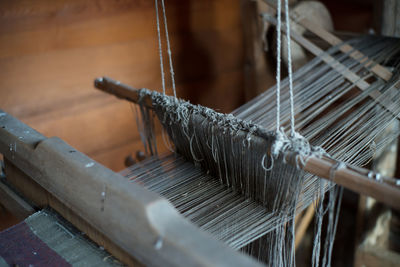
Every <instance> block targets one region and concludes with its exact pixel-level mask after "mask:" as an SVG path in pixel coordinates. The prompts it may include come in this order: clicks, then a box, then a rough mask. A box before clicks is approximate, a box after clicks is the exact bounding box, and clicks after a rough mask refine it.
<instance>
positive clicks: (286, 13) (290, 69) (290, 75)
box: [279, 0, 295, 136]
mask: <svg viewBox="0 0 400 267" xmlns="http://www.w3.org/2000/svg"><path fill="white" fill-rule="evenodd" d="M279 2H280V0H279ZM288 2H289V1H288V0H285V17H286V39H287V50H288V73H289V96H290V134H291V136H294V133H295V129H294V100H293V74H292V50H291V47H290V20H289V4H288Z"/></svg>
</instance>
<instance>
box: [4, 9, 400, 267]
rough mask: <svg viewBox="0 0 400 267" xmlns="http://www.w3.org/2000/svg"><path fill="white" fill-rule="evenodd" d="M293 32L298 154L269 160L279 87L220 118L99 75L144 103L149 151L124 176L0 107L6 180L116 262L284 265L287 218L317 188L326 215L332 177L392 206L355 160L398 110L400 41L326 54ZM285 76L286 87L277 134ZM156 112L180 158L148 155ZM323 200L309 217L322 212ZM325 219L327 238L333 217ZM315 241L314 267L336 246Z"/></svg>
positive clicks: (365, 154) (110, 88)
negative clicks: (297, 48)
mask: <svg viewBox="0 0 400 267" xmlns="http://www.w3.org/2000/svg"><path fill="white" fill-rule="evenodd" d="M265 19H266V20H269V21H271V22H273V23H274V22H275V21H274V18H273V17H271V16H268V15H266V16H265ZM301 23H307V22H306V20H304V19H303V21H302V22H301ZM314 29H315V28H314ZM317 30H319V29H317ZM292 37H293V38H294V39H296V40H298V41H299V42H301V43H303V44H305V46H307V47H308V48H309V49H310V50H311V51H313V52H314V53H315V54H316V55H317V57H316V58H315V59H314V60H312V61H311V62H309V63H308V64H307V65H305V66H304V67H302V68H301V69H300V70H298V71H297V72H296V73H294V77H293V78H294V81H293V82H294V97H295V104H296V106H295V115H296V119H297V124H296V127H297V129H296V130H297V131H299V132H301V133H302V134H303V135H304V136H305V137H306V138H307V140H308V142H309V143H311V144H313V145H318V146H321V147H322V148H323V149H324V150H321V149H319V148H317V147H315V146H311V145H309V144H305V145H306V147H307V148H308V149H307V151H305V152H304V153H302V154H299V151H297V150H292V149H288V150H287V151H285V153H283V154H279V155H277V156H276V155H275V152H274V142H275V140H276V139H277V136H276V133H274V132H273V129H274V128H275V126H276V125H275V121H274V114H273V113H270V112H266V111H268V110H274V109H275V106H276V103H275V102H274V100H273V94H274V92H275V88H271V89H270V90H267V91H266V92H265V93H263V94H262V95H260V96H259V97H257V98H255V99H254V100H252V101H250V102H249V103H247V104H245V105H244V106H242V107H240V108H238V109H237V110H235V111H234V112H232V114H230V115H226V114H220V113H217V112H215V111H213V110H210V109H208V108H205V107H200V106H194V105H191V104H190V103H188V102H185V101H182V100H179V99H177V98H175V97H169V96H165V95H163V94H160V93H157V92H153V91H149V90H146V89H140V90H136V89H133V88H131V87H129V86H126V85H124V84H122V83H120V82H117V81H113V80H112V79H109V78H106V77H104V78H100V79H97V80H96V81H95V86H96V87H97V88H98V89H101V90H103V91H106V92H107V93H111V94H113V95H116V96H117V97H119V98H124V99H127V100H129V101H132V102H135V103H137V104H139V107H140V110H141V115H140V116H141V118H142V122H141V125H142V128H143V131H144V140H145V143H146V146H147V149H148V150H149V151H151V152H152V154H153V156H152V157H149V158H148V159H146V160H144V161H142V162H140V163H138V164H136V165H134V166H132V167H130V168H128V169H127V170H124V171H122V172H121V174H122V176H125V177H126V178H124V177H122V176H121V175H120V174H116V173H113V172H111V171H109V170H108V169H106V168H104V167H102V166H101V165H99V164H97V163H96V162H94V161H93V160H91V159H90V158H88V157H86V156H84V155H83V154H81V153H80V152H78V151H76V150H75V149H73V148H72V147H70V146H69V145H67V144H65V143H64V142H63V141H61V140H60V139H58V138H45V137H44V136H42V135H41V134H39V133H37V132H36V131H34V130H33V129H31V128H29V127H28V126H26V125H24V124H23V123H21V122H19V121H18V120H16V119H15V118H12V117H11V116H10V115H8V114H6V113H4V112H1V113H0V125H1V129H0V149H1V150H0V151H1V153H3V155H4V156H5V158H6V159H7V160H6V164H7V165H6V166H7V168H8V170H9V172H10V173H11V175H10V180H9V183H10V184H11V185H13V186H14V187H15V188H16V189H18V190H19V191H20V192H22V193H23V194H24V195H28V196H31V198H32V199H33V200H34V202H36V203H37V202H40V201H41V200H40V195H43V194H46V195H47V197H48V198H49V199H50V200H47V202H46V203H45V204H47V205H50V206H51V207H53V208H54V209H55V210H56V211H58V212H59V213H61V214H62V215H63V216H64V217H67V219H68V220H70V221H71V222H73V223H74V224H75V225H76V226H77V227H78V228H83V229H84V230H85V231H86V232H88V235H89V236H90V237H91V238H92V239H93V240H94V241H96V242H99V243H101V244H104V247H105V248H106V249H108V250H109V251H110V252H112V253H113V254H115V255H116V256H119V257H120V258H122V259H124V260H125V262H127V263H132V262H133V261H134V260H133V259H132V258H135V259H136V260H138V261H140V262H141V263H144V264H148V265H163V266H187V265H207V266H212V265H215V266H231V265H233V266H236V265H237V266H258V265H259V263H258V262H256V261H254V260H253V259H252V258H250V257H247V256H245V255H243V253H240V252H237V251H235V250H241V251H242V252H245V253H248V254H250V255H253V256H254V257H255V258H256V259H258V260H259V261H262V262H266V263H269V264H270V265H277V266H278V265H290V263H292V261H293V248H292V246H293V241H294V237H293V236H292V234H293V232H292V231H291V230H292V228H293V225H294V217H295V215H296V214H297V213H299V212H300V211H301V210H303V209H305V208H307V207H308V206H309V205H311V203H312V202H313V201H315V200H316V199H318V198H320V199H321V198H322V199H323V198H324V195H325V192H329V200H330V201H329V205H328V209H329V210H330V214H333V215H334V214H335V213H336V212H337V210H338V208H339V206H340V203H338V202H337V201H336V197H337V195H339V194H340V189H338V188H337V187H335V186H334V184H333V182H335V183H337V184H340V185H343V186H345V187H347V188H350V189H352V190H354V191H356V192H359V193H361V194H366V195H370V196H373V197H375V198H376V199H378V200H380V201H382V202H385V203H387V204H389V205H391V206H393V207H396V208H399V203H400V202H399V200H400V193H399V188H398V186H399V180H397V179H394V178H389V177H383V176H381V175H379V174H377V173H373V172H370V171H368V170H365V169H362V168H360V167H359V166H361V165H362V164H365V163H366V162H367V161H368V160H369V159H370V158H371V156H372V153H371V150H370V149H369V147H370V144H371V142H372V141H373V140H374V138H375V137H376V136H377V135H378V134H379V133H380V132H381V131H382V130H383V129H385V128H386V127H387V126H389V125H390V124H391V123H393V122H395V121H397V118H398V117H399V114H400V103H399V99H400V98H399V91H398V86H399V82H398V70H399V65H398V64H399V55H400V42H399V40H397V39H393V38H387V37H386V38H385V37H371V36H367V37H362V38H358V39H354V40H351V41H348V42H347V43H345V44H343V43H337V42H336V43H334V44H333V45H335V46H334V47H332V48H331V49H329V50H328V51H326V52H323V51H321V50H318V49H317V48H316V47H315V46H313V45H312V44H311V43H309V42H307V40H306V39H302V37H301V36H296V34H295V33H292ZM383 66H385V67H383ZM386 67H390V68H391V72H389V74H387V73H388V71H387V69H386ZM382 73H383V74H384V75H382ZM385 75H386V76H385ZM288 83H289V82H288V80H287V79H286V80H284V81H282V113H281V117H282V126H283V127H284V128H285V129H286V130H287V129H288V128H289V124H290V123H289V113H288V112H287V111H288V110H289V90H288ZM154 116H157V117H158V119H159V121H160V122H161V123H162V124H163V127H164V128H165V129H166V131H167V133H168V135H169V137H170V139H171V140H172V142H173V143H174V144H175V149H176V151H177V152H178V153H179V155H178V154H174V153H172V154H171V153H169V154H162V155H157V153H156V147H157V145H156V144H155V142H154V126H153V123H154V122H153V120H152V119H153V117H154ZM397 136H398V134H397V133H396V134H394V135H391V136H388V137H387V138H385V139H384V140H382V141H381V142H380V143H377V144H376V147H377V149H378V150H379V149H380V148H382V147H384V146H385V145H386V144H388V143H390V142H391V141H392V140H393V139H394V138H397ZM301 141H302V140H301ZM302 142H303V141H302ZM302 145H304V144H302ZM290 147H291V148H293V145H291V146H290ZM356 166H357V167H356ZM316 176H318V177H322V178H324V179H326V180H324V179H320V178H317V177H316ZM150 191H153V192H150ZM154 192H155V193H156V194H154ZM167 200H168V201H167ZM42 201H43V200H42ZM319 203H320V204H319V206H318V207H317V212H318V211H319V212H321V209H323V208H324V206H323V201H319ZM171 204H172V205H171ZM42 205H44V204H43V203H42ZM179 213H180V214H179ZM184 217H185V218H184ZM319 220H320V221H322V216H320V217H319ZM329 222H330V224H331V225H330V227H329V230H328V231H329V233H328V234H329V235H333V233H334V226H335V225H334V220H329ZM88 229H89V230H88ZM331 238H332V237H331ZM102 240H103V241H102ZM104 240H106V241H104ZM217 240H218V241H217ZM271 240H272V241H271ZM328 240H330V239H328ZM109 243H112V244H113V245H110V244H109ZM114 246H115V247H114ZM319 246H320V245H319ZM279 248H281V251H279ZM316 249H317V250H325V251H326V252H324V253H325V255H323V257H322V258H323V261H324V262H323V265H325V264H326V265H329V262H330V258H329V251H330V250H331V244H327V245H325V248H324V249H322V248H320V247H317V248H316ZM277 251H278V252H277ZM317 257H318V258H319V253H318V256H316V257H315V260H317V259H316V258H317ZM315 264H316V265H318V262H315Z"/></svg>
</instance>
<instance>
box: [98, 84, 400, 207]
mask: <svg viewBox="0 0 400 267" xmlns="http://www.w3.org/2000/svg"><path fill="white" fill-rule="evenodd" d="M95 87H96V88H98V89H100V90H101V91H104V92H106V93H109V94H112V95H114V96H116V97H118V98H122V99H126V100H128V101H130V102H133V103H139V101H140V103H141V104H143V105H145V106H146V107H148V108H153V103H152V100H151V98H150V97H146V96H145V97H144V98H143V99H140V96H139V90H137V89H134V88H132V87H129V86H127V85H125V84H122V83H120V82H118V81H114V80H112V79H110V78H107V77H103V78H98V79H96V80H95ZM266 152H268V153H269V151H266ZM305 162H306V164H305V165H304V166H303V169H304V170H305V171H307V172H309V173H311V174H314V175H316V176H318V177H321V178H324V179H327V180H330V181H333V182H335V183H336V184H339V185H341V186H344V187H345V188H348V189H350V190H352V191H354V192H357V193H359V194H362V195H367V196H371V197H373V198H375V199H377V200H378V201H381V202H383V203H386V204H388V205H390V206H392V207H396V208H400V188H399V186H398V185H397V183H398V180H397V179H394V178H388V177H381V176H380V175H379V174H375V173H373V172H371V171H369V170H366V169H362V168H358V167H355V166H351V165H348V164H346V167H343V168H340V169H337V166H338V161H336V160H333V159H329V158H317V157H314V156H310V157H308V158H306V159H305ZM336 169H337V170H336ZM335 170H336V171H335ZM374 177H379V181H378V180H377V179H374Z"/></svg>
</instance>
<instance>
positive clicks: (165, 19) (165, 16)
mask: <svg viewBox="0 0 400 267" xmlns="http://www.w3.org/2000/svg"><path fill="white" fill-rule="evenodd" d="M161 4H162V9H163V16H164V27H165V39H166V40H167V49H168V60H169V72H170V73H171V83H172V91H173V92H174V97H176V88H175V72H174V68H173V66H172V55H171V46H170V42H169V35H168V25H167V15H166V14H165V5H164V0H161Z"/></svg>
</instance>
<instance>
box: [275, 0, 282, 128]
mask: <svg viewBox="0 0 400 267" xmlns="http://www.w3.org/2000/svg"><path fill="white" fill-rule="evenodd" d="M277 13H278V14H277V15H278V18H277V20H278V21H277V26H276V34H277V38H276V131H277V132H279V129H280V117H279V116H280V114H279V113H280V109H281V104H280V102H281V99H280V94H281V1H278V7H277Z"/></svg>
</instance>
